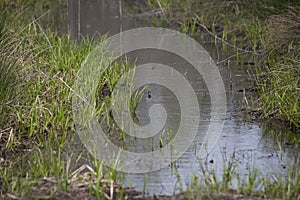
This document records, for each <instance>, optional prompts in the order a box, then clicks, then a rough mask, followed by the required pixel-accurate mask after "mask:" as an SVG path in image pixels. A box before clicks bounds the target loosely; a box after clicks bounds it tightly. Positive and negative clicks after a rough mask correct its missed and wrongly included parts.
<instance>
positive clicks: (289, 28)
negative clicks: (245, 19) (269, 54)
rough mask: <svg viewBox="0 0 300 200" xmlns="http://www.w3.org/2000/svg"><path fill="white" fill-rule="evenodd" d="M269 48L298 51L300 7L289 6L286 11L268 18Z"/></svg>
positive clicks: (284, 51) (281, 51)
mask: <svg viewBox="0 0 300 200" xmlns="http://www.w3.org/2000/svg"><path fill="white" fill-rule="evenodd" d="M268 23H269V24H270V26H269V30H268V40H267V49H268V50H269V51H274V53H277V54H282V53H289V54H291V53H292V54H293V53H298V51H299V50H300V38H299V35H300V7H299V6H296V7H288V10H287V12H286V13H282V14H278V15H273V16H271V17H270V18H269V19H268Z"/></svg>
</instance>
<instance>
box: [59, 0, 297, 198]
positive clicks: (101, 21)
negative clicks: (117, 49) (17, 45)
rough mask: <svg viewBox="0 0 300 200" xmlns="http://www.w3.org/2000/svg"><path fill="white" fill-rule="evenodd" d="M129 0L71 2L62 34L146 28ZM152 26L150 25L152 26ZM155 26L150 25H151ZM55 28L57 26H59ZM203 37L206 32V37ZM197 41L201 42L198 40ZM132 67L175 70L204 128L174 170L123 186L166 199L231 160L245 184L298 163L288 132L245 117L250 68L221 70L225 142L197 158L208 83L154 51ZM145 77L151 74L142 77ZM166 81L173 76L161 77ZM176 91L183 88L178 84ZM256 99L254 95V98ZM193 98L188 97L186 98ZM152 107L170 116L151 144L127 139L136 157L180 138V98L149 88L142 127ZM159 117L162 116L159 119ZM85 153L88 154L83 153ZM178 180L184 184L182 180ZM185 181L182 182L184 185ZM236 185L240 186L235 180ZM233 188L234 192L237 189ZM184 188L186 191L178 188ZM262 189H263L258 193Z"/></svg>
mask: <svg viewBox="0 0 300 200" xmlns="http://www.w3.org/2000/svg"><path fill="white" fill-rule="evenodd" d="M126 2H127V1H119V0H118V1H115V0H90V1H85V0H69V1H68V3H67V6H66V7H65V8H64V9H63V10H64V12H66V13H67V17H66V16H65V15H64V21H63V22H60V23H59V24H57V26H59V27H63V28H60V31H62V32H65V33H66V32H68V33H69V34H70V35H71V38H72V39H74V40H80V37H82V36H94V35H97V34H108V35H109V36H111V35H114V34H117V33H119V32H121V31H124V30H129V29H131V28H137V27H143V26H145V25H146V24H145V23H140V20H141V19H140V18H139V19H137V18H136V17H134V12H132V11H131V10H130V9H129V8H127V6H126ZM148 25H149V24H148ZM150 25H151V23H150ZM57 26H56V27H57ZM203 34H205V33H203ZM199 38H201V37H200V36H199ZM205 38H207V39H205V40H203V39H199V40H198V41H199V43H200V44H201V45H202V46H203V47H204V48H205V49H206V50H207V51H208V52H209V53H210V54H211V55H212V57H213V58H214V60H215V61H216V62H218V61H219V60H221V59H220V58H218V56H214V54H215V53H216V49H217V47H216V46H215V45H214V41H213V39H212V38H209V37H205ZM127 56H128V59H129V61H130V62H134V61H136V64H137V65H141V64H145V63H149V62H152V63H162V64H165V65H168V66H172V67H173V68H174V69H176V70H177V71H178V72H180V73H181V74H182V75H183V76H185V77H186V78H187V79H188V80H189V82H190V84H191V85H192V87H193V89H194V92H195V93H196V95H197V99H198V102H199V104H200V110H201V121H202V122H203V123H200V128H199V129H198V133H197V136H196V139H195V140H194V143H193V144H192V145H191V146H190V147H189V148H188V150H187V151H186V152H185V153H184V154H183V155H182V156H181V157H180V158H179V159H178V160H177V161H176V162H175V163H173V164H172V165H170V166H168V167H165V168H163V169H161V170H158V171H155V172H151V173H148V174H126V179H125V184H126V185H127V186H130V187H133V188H134V189H136V190H138V191H143V190H144V189H145V192H146V194H149V195H152V194H156V195H160V194H164V195H168V194H174V193H177V192H179V191H180V189H186V187H187V186H188V185H189V184H190V181H191V177H192V176H194V175H197V176H201V175H202V173H203V172H202V170H201V165H202V166H204V168H205V169H207V170H210V171H213V172H215V173H216V174H217V175H218V177H221V174H222V172H223V167H224V163H226V162H227V161H228V160H231V161H233V162H234V163H237V164H238V168H237V170H236V172H237V174H238V176H239V177H240V178H241V179H246V178H247V175H248V173H249V171H250V170H252V169H253V167H255V168H256V169H258V170H259V171H260V172H261V173H262V174H263V175H264V176H266V177H267V176H270V177H271V176H272V175H274V174H277V175H278V174H281V173H282V174H283V176H285V174H286V173H287V171H288V170H289V166H290V164H292V163H295V162H296V163H299V153H298V152H299V149H300V148H299V146H296V145H295V144H294V143H293V142H290V141H289V135H290V134H291V133H290V132H289V131H287V130H284V129H281V128H280V127H272V126H271V125H269V124H264V123H258V122H254V121H252V120H251V116H244V115H243V112H242V110H243V109H244V107H245V99H246V100H247V102H248V106H251V103H252V102H253V101H252V99H251V94H249V93H247V92H244V89H245V88H246V89H247V88H251V87H253V80H251V76H250V75H249V73H248V72H249V71H251V68H250V67H247V66H239V67H233V66H231V65H226V66H224V65H222V64H220V65H218V67H219V70H220V73H221V75H222V78H223V81H224V85H225V89H226V98H227V99H226V105H227V112H226V119H225V124H224V127H223V131H222V134H221V137H220V138H219V140H218V142H217V144H216V145H215V147H214V148H213V150H212V151H211V152H209V153H208V155H207V157H205V158H203V159H199V158H197V156H196V151H197V150H198V149H199V148H201V145H202V141H203V134H204V133H205V131H206V130H207V124H208V123H207V122H209V120H210V117H211V102H210V95H209V92H208V89H207V87H206V84H205V82H204V81H203V80H202V78H201V76H199V74H197V73H195V71H194V69H193V68H192V66H190V65H189V64H188V63H187V62H185V61H184V60H182V58H178V57H176V56H174V55H172V54H170V53H167V52H157V51H156V50H149V49H148V50H142V51H139V52H131V53H129V55H127ZM144 76H145V78H146V77H147V76H148V74H144ZM161 78H162V79H166V78H172V77H161ZM174 84H175V85H174V87H178V88H180V87H181V85H180V84H178V85H176V83H174ZM253 95H255V94H253ZM188 96H189V95H187V98H188ZM154 104H160V105H162V106H163V107H164V108H165V110H166V112H167V119H166V123H165V125H164V128H163V130H162V131H160V132H159V133H158V134H157V136H154V138H153V139H137V140H130V137H129V136H128V137H127V140H126V141H129V142H127V143H125V144H124V146H125V148H126V149H127V150H129V151H133V152H149V151H151V150H153V149H159V148H160V147H161V146H162V145H164V144H163V143H164V142H166V141H165V140H164V141H163V142H161V141H160V137H161V135H162V134H164V133H163V132H164V131H165V132H166V133H170V131H172V132H173V133H176V130H178V124H179V123H180V114H181V110H180V106H179V102H178V100H177V98H176V96H175V95H174V94H173V93H172V92H171V91H170V90H169V89H168V88H166V87H163V86H161V85H157V84H150V85H148V86H147V88H146V89H145V91H144V95H143V97H142V99H141V101H140V103H139V105H138V107H137V110H136V118H137V119H138V122H139V124H140V125H147V124H148V123H150V117H149V109H150V107H151V106H153V105H154ZM156 117H157V118H159V117H160V116H156ZM82 151H85V150H84V149H82ZM178 175H179V177H180V180H179V179H178ZM180 182H181V183H180ZM236 184H237V181H236ZM236 184H234V185H232V187H233V188H235V187H237V185H236ZM180 185H182V188H180V187H181V186H180ZM258 189H259V188H258Z"/></svg>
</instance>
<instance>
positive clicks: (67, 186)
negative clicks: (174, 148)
mask: <svg viewBox="0 0 300 200" xmlns="http://www.w3.org/2000/svg"><path fill="white" fill-rule="evenodd" d="M145 2H146V1H145ZM217 2H219V3H220V1H217ZM43 3H44V2H35V1H33V2H27V1H22V0H18V1H15V2H10V1H3V2H1V3H0V8H1V11H2V12H3V15H2V16H1V20H0V38H1V41H0V44H1V46H0V48H1V49H0V55H1V58H2V59H1V61H0V72H1V76H0V82H1V84H0V95H1V96H0V105H1V108H0V130H1V137H0V198H3V199H14V198H18V199H31V198H33V197H38V198H40V199H42V198H44V199H61V198H70V196H75V198H78V199H81V198H88V199H110V198H112V199H126V198H127V199H131V198H133V196H135V195H137V193H136V192H135V191H132V190H130V189H128V188H123V187H122V182H124V179H123V177H122V174H121V173H118V172H116V171H115V170H113V169H110V168H108V167H105V165H103V163H101V162H99V161H96V160H93V159H91V161H90V164H89V165H87V164H86V165H80V164H79V163H80V159H81V158H82V157H83V155H82V154H79V155H75V154H73V153H69V152H66V148H67V146H68V144H69V143H70V141H71V140H72V139H73V136H72V134H73V133H74V132H75V131H74V122H73V120H72V113H71V110H72V109H71V97H72V91H71V90H70V86H71V85H72V83H73V81H74V79H75V75H76V72H77V70H78V69H79V68H80V65H81V63H82V62H83V60H84V59H85V57H86V56H87V55H88V53H89V52H90V51H91V50H92V49H93V48H94V47H95V45H96V44H97V43H98V42H99V41H101V40H102V39H103V38H102V37H101V38H99V40H96V41H91V40H89V39H83V40H82V41H81V42H80V43H79V42H74V41H71V40H70V37H69V36H68V35H59V34H58V33H55V32H53V31H52V30H50V29H44V28H43V27H42V26H41V23H39V18H38V20H37V21H35V20H34V19H32V15H33V13H34V9H40V8H41V7H43V6H45V7H47V6H49V5H47V4H46V5H44V4H43ZM143 5H147V6H148V9H149V10H152V9H156V10H160V14H158V15H156V16H154V17H155V18H156V19H157V21H156V22H157V23H158V24H159V23H165V25H172V24H176V25H177V26H178V24H180V27H179V28H180V29H181V30H182V31H183V32H186V33H193V32H196V31H197V30H198V29H199V30H201V29H202V30H203V28H204V27H206V26H207V28H208V30H210V31H211V32H212V33H213V34H215V35H217V36H218V37H219V38H221V39H222V40H224V41H230V43H232V44H234V45H235V46H237V47H239V48H241V49H243V50H245V51H249V52H252V53H249V54H247V55H245V57H244V58H241V60H244V61H245V62H253V63H255V65H256V66H257V67H258V66H260V64H261V57H262V58H263V60H264V62H263V63H268V65H264V69H261V68H259V67H258V72H257V84H258V89H259V94H260V99H259V101H258V102H257V111H258V112H259V113H260V114H261V115H262V116H263V117H268V118H269V117H273V118H276V119H278V118H279V119H283V120H286V121H288V124H289V125H293V126H296V127H297V126H298V127H299V110H297V109H299V108H298V107H297V106H299V95H298V93H299V91H298V89H297V88H298V86H299V85H298V84H299V59H298V58H299V57H298V56H299V55H298V53H299V52H297V51H296V49H297V48H299V46H297V45H298V43H296V44H295V43H293V42H292V41H297V42H298V38H295V40H292V41H289V42H288V44H287V43H282V44H281V47H280V48H279V49H276V48H275V47H273V46H272V45H274V44H276V42H277V40H276V41H275V42H274V41H269V40H268V39H266V38H274V39H276V37H275V36H276V33H274V32H275V30H273V34H275V36H274V35H272V34H271V33H272V32H271V31H270V29H271V28H270V29H268V32H267V33H268V34H270V36H268V35H266V32H264V31H265V26H266V20H265V19H264V18H265V17H266V16H260V14H261V13H260V12H258V11H257V10H254V8H252V7H251V8H247V6H246V5H244V4H243V3H242V2H241V1H237V5H238V6H241V5H244V6H245V8H244V7H240V8H238V10H239V11H237V10H235V11H234V12H235V13H236V12H241V13H240V15H237V16H232V13H231V12H232V10H231V9H232V7H231V6H232V5H230V6H228V7H227V6H226V5H224V6H225V7H216V8H214V9H216V10H213V9H212V7H211V6H212V5H210V6H209V5H206V3H203V4H199V5H198V4H195V2H193V1H192V0H185V1H180V3H179V1H176V0H165V1H162V0H161V1H156V0H155V1H154V0H153V1H151V0H149V1H148V2H147V3H146V4H143ZM222 5H223V4H222ZM198 6H199V7H198ZM213 7H215V6H213ZM233 8H234V9H237V7H236V6H233ZM246 8H247V9H250V10H252V11H253V13H252V14H251V15H250V14H249V13H248V14H245V13H244V12H246V11H247V9H246ZM198 9H199V10H201V9H207V10H209V12H204V14H203V15H200V14H199V10H198ZM243 9H245V10H243ZM281 9H284V10H285V11H287V10H288V11H289V12H291V15H292V16H294V14H292V13H293V12H299V11H298V10H295V11H293V10H289V9H290V8H287V9H285V8H281V7H280V9H279V10H278V13H277V12H276V13H273V12H271V11H272V10H271V11H270V13H269V14H268V16H275V19H270V20H275V22H272V23H275V24H276V23H278V24H277V25H276V26H280V25H282V24H281V23H280V20H279V19H282V18H284V17H288V19H290V18H289V17H291V16H290V15H288V16H285V15H286V14H284V12H283V11H282V10H281ZM292 9H295V8H292ZM220 10H221V11H224V12H225V13H224V14H222V13H221V11H220ZM281 11H282V12H281ZM216 12H220V14H218V15H215V13H216ZM226 12H229V13H228V17H225V16H226V15H227V14H226ZM246 13H247V12H246ZM255 13H256V14H255ZM195 14H196V15H195ZM182 15H183V16H184V17H182ZM223 15H224V16H223ZM248 15H249V16H248ZM253 15H254V16H255V18H252V17H253ZM241 16H243V17H245V18H243V19H240V17H241ZM246 16H248V17H249V18H247V17H246ZM276 16H277V17H279V19H276ZM231 18H233V19H232V20H233V21H231ZM261 18H263V19H261ZM296 19H298V18H297V16H296ZM239 20H242V21H239ZM268 20H269V18H268ZM276 20H277V21H276ZM245 23H247V26H245ZM201 24H202V25H203V24H204V25H206V26H204V27H201V26H200V25H201ZM209 24H212V26H211V27H209V26H208V25H209ZM291 26H292V25H291ZM283 29H284V28H282V30H283ZM299 29H300V28H299ZM271 30H272V29H271ZM297 33H298V32H295V34H297ZM235 35H236V37H235ZM280 36H284V33H281V34H280ZM266 41H268V42H269V43H268V42H266ZM291 45H292V46H291ZM294 45H295V46H294ZM225 46H226V45H225ZM225 46H224V48H226V47H225ZM286 51H287V52H286ZM291 52H292V53H291ZM277 55H280V56H279V57H278V56H277ZM257 56H258V57H257ZM286 57H288V58H286ZM258 63H259V65H258ZM294 65H295V66H296V67H297V68H295V67H294ZM283 67H284V70H283V69H282V68H283ZM279 70H280V71H279ZM282 71H284V72H285V74H284V75H281V73H279V72H282ZM119 73H123V71H117V72H116V73H114V72H113V73H108V74H107V76H110V74H114V76H115V77H114V78H115V79H118V74H119ZM286 73H288V75H286ZM265 74H267V75H266V76H265ZM106 78H107V79H109V78H111V77H106ZM269 82H271V84H269ZM280 84H285V85H280ZM104 85H105V82H103V87H105V86H104ZM294 86H296V90H294V89H293V87H294ZM291 88H292V90H291ZM270 91H271V92H270ZM297 95H298V98H296V97H297ZM295 96H296V97H295ZM285 97H289V98H288V101H286V100H285V99H283V98H285ZM295 109H296V111H295ZM224 165H226V167H225V170H224V173H223V177H222V178H223V180H222V181H221V182H219V181H217V177H216V174H214V173H213V172H210V171H208V170H207V169H205V168H203V174H206V176H203V177H194V180H193V185H192V186H191V187H190V188H188V191H186V192H183V193H181V194H179V195H176V196H173V197H157V198H159V199H177V198H182V199H202V198H203V199H218V198H221V197H222V196H223V198H224V199H226V198H228V199H230V198H233V197H234V196H235V195H241V196H243V199H247V198H249V199H250V198H252V199H253V198H254V199H256V198H257V199H259V198H283V199H291V198H295V199H299V198H300V196H299V194H300V191H299V188H300V187H299V186H300V178H299V177H300V169H299V168H295V169H293V167H294V166H293V167H291V169H290V172H289V174H288V176H287V177H280V178H279V179H277V180H274V179H267V178H263V177H262V176H260V175H258V174H257V172H256V171H255V170H253V171H252V172H251V173H250V176H249V179H248V180H240V185H239V188H238V189H237V190H236V191H232V190H231V189H230V187H229V186H230V185H231V183H232V181H233V178H234V177H235V175H236V174H235V171H234V169H235V167H236V166H235V165H233V163H232V161H230V160H228V161H224ZM285 178H287V180H285ZM117 182H118V184H119V185H117V184H116V183H117ZM258 182H259V183H261V184H263V185H264V187H265V190H263V191H260V192H257V191H255V187H256V186H257V184H258ZM120 185H121V186H120ZM153 198H154V197H153ZM141 199H151V197H149V198H146V197H145V198H144V197H141Z"/></svg>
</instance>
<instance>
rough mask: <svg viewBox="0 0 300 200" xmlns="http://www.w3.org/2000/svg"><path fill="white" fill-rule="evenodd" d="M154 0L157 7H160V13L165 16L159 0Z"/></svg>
mask: <svg viewBox="0 0 300 200" xmlns="http://www.w3.org/2000/svg"><path fill="white" fill-rule="evenodd" d="M156 2H157V4H158V5H159V8H160V10H161V12H162V14H163V15H164V16H166V13H165V10H164V8H163V7H162V6H161V3H160V1H159V0H156Z"/></svg>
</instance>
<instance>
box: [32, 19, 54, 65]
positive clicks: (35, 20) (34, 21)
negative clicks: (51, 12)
mask: <svg viewBox="0 0 300 200" xmlns="http://www.w3.org/2000/svg"><path fill="white" fill-rule="evenodd" d="M37 20H38V19H37V18H36V17H35V16H33V24H35V25H37V26H38V27H39V29H40V31H41V32H42V34H43V36H44V37H45V39H46V41H47V43H48V44H49V46H50V49H51V51H52V54H53V56H54V58H55V60H56V61H57V57H56V55H55V53H54V50H53V47H52V45H51V42H50V40H49V38H48V36H47V35H46V33H45V31H44V30H43V28H42V26H41V25H40V24H39V23H38V21H37Z"/></svg>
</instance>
